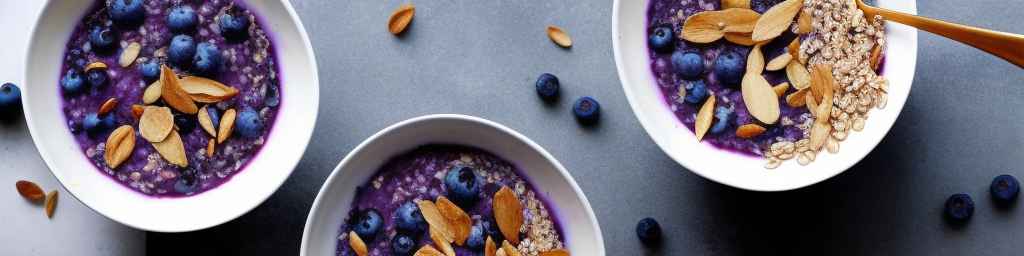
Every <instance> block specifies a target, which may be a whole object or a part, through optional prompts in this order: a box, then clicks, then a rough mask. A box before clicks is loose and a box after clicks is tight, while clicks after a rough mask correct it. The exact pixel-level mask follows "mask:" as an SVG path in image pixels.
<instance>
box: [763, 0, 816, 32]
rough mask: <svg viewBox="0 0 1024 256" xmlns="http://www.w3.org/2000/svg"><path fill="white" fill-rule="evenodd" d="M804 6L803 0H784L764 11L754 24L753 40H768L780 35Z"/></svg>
mask: <svg viewBox="0 0 1024 256" xmlns="http://www.w3.org/2000/svg"><path fill="white" fill-rule="evenodd" d="M803 6H804V1H803V0H786V1H783V2H781V3H779V4H776V5H775V6H772V8H770V9H768V11H765V12H764V14H762V15H761V18H760V19H758V20H757V24H756V25H755V26H754V34H753V35H752V36H751V38H752V39H754V41H757V42H761V41H768V40H771V39H772V38H775V37H778V36H779V35H782V32H785V31H786V29H788V28H789V25H790V24H793V18H794V17H796V15H797V14H798V13H800V9H802V8H803Z"/></svg>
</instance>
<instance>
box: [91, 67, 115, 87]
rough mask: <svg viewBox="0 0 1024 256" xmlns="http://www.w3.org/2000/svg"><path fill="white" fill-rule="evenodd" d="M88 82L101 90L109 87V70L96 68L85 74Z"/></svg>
mask: <svg viewBox="0 0 1024 256" xmlns="http://www.w3.org/2000/svg"><path fill="white" fill-rule="evenodd" d="M85 78H86V80H89V85H91V86H92V87H93V88H101V87H103V86H104V85H107V83H108V82H109V80H110V79H109V78H110V77H109V76H108V75H107V69H105V68H94V69H90V70H89V71H86V72H85Z"/></svg>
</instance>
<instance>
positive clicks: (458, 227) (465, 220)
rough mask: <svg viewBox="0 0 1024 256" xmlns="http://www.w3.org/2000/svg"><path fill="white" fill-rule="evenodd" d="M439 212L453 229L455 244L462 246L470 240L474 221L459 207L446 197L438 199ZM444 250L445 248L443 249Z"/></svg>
mask: <svg viewBox="0 0 1024 256" xmlns="http://www.w3.org/2000/svg"><path fill="white" fill-rule="evenodd" d="M436 205H437V210H438V211H439V212H440V213H441V216H442V217H444V218H445V219H446V220H447V221H448V227H449V228H451V229H452V235H454V238H455V241H454V242H455V244H456V245H459V246H462V245H463V244H464V243H465V242H466V239H467V238H469V230H470V229H471V228H472V227H473V219H471V218H470V217H469V214H466V212H465V211H463V210H462V209H461V208H459V206H457V205H455V203H452V201H451V200H448V198H446V197H444V196H440V197H438V198H437V203H436ZM442 249H443V248H442Z"/></svg>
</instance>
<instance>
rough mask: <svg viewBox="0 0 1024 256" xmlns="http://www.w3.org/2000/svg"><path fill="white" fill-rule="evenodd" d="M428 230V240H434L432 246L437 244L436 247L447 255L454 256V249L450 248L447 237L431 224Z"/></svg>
mask: <svg viewBox="0 0 1024 256" xmlns="http://www.w3.org/2000/svg"><path fill="white" fill-rule="evenodd" d="M429 232H430V240H433V241H434V246H437V248H438V249H440V250H441V252H444V254H445V255H447V256H455V249H454V248H452V243H451V241H449V240H447V238H445V237H444V234H441V231H438V229H437V227H433V226H431V227H430V231H429Z"/></svg>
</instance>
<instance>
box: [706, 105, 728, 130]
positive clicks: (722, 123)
mask: <svg viewBox="0 0 1024 256" xmlns="http://www.w3.org/2000/svg"><path fill="white" fill-rule="evenodd" d="M732 114H733V112H732V109H729V108H727V107H724V106H718V108H715V119H718V121H715V124H714V125H712V126H711V133H714V134H718V133H722V132H724V131H725V128H729V124H730V123H732V122H731V120H732Z"/></svg>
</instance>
